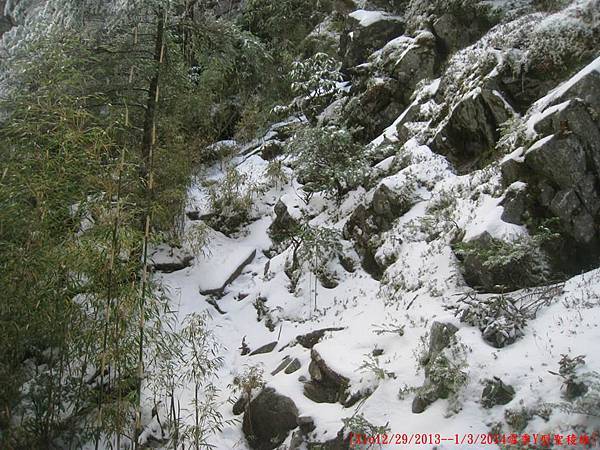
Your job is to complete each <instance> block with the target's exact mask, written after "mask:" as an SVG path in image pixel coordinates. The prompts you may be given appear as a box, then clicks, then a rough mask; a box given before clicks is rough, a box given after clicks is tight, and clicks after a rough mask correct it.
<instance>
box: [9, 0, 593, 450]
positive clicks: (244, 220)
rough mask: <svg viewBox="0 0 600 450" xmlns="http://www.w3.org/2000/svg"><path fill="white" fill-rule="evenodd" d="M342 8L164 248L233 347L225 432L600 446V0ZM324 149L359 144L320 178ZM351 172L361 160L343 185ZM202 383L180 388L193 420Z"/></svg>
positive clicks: (207, 172) (223, 346) (147, 435)
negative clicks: (265, 122) (280, 100)
mask: <svg viewBox="0 0 600 450" xmlns="http://www.w3.org/2000/svg"><path fill="white" fill-rule="evenodd" d="M1 3H2V2H0V4H1ZM337 3H340V4H336V5H335V8H334V12H333V13H332V14H331V15H330V16H329V17H327V19H326V20H324V21H323V22H322V23H321V24H319V25H318V26H317V27H316V28H315V30H314V31H313V32H312V33H311V34H310V35H309V36H308V37H307V38H306V40H307V41H310V42H313V43H314V42H317V43H321V44H323V46H324V47H327V46H328V45H329V44H330V43H333V44H332V45H333V51H334V52H335V53H337V55H335V56H336V57H338V58H339V59H340V61H341V64H342V65H341V67H339V68H338V67H337V66H335V65H334V66H335V67H334V66H328V65H327V61H328V60H327V58H326V55H325V57H323V58H321V59H318V58H317V59H316V60H313V65H310V64H308V66H307V67H308V69H307V71H308V72H309V74H310V75H314V74H315V73H318V76H317V77H316V78H317V80H316V81H315V83H316V84H311V83H312V82H313V81H314V80H312V79H311V78H310V77H308V79H304V80H301V81H300V82H298V83H299V85H302V86H300V87H301V88H302V87H304V88H305V89H304V90H302V89H300V88H299V89H297V90H296V91H295V93H296V94H297V95H298V97H297V98H296V99H295V100H294V101H293V102H292V104H290V105H280V106H279V107H278V108H275V109H274V111H275V112H276V113H277V112H282V111H283V113H282V114H280V116H281V117H282V119H281V121H279V122H277V123H273V124H271V125H270V127H269V129H268V130H267V131H266V133H265V134H264V135H262V136H259V137H257V138H256V139H255V140H253V141H251V142H236V141H233V140H227V141H221V142H217V143H215V144H213V145H212V146H211V148H210V150H211V152H213V153H214V154H216V155H218V158H217V159H218V160H217V162H216V163H215V164H214V165H211V166H208V167H203V168H202V169H199V170H198V174H197V177H196V179H195V180H194V182H193V183H192V186H191V188H190V191H189V202H188V205H187V207H186V218H185V223H184V230H185V236H187V239H184V241H183V244H182V246H181V247H180V248H171V247H169V246H167V245H166V244H163V245H160V246H157V247H156V248H154V249H153V253H152V255H151V258H152V260H153V264H154V267H155V269H156V279H157V281H160V282H161V283H162V285H163V286H164V289H165V292H166V293H167V294H168V296H169V298H170V302H171V306H172V309H173V310H176V311H177V313H176V316H177V324H176V325H175V326H176V327H179V328H180V327H182V326H183V324H184V323H185V321H186V318H187V317H189V315H190V314H193V313H204V312H207V313H208V314H209V316H210V319H209V320H208V321H207V324H208V325H207V326H208V328H209V329H210V330H211V331H212V333H213V334H214V337H215V339H216V341H217V342H218V343H219V344H220V350H219V353H220V354H221V355H222V356H223V361H222V365H221V366H220V368H219V369H218V371H217V373H216V375H215V376H214V378H213V379H212V386H214V387H215V388H216V389H217V390H216V391H215V392H218V394H216V396H215V400H214V403H212V404H211V407H214V408H215V411H216V414H215V415H216V416H219V415H220V418H221V419H222V420H223V426H222V430H221V431H220V432H219V433H216V434H215V435H214V436H211V443H212V444H213V445H214V448H217V449H233V448H240V449H245V448H253V449H274V448H281V449H332V450H333V449H346V448H350V447H356V448H378V447H379V446H380V445H381V446H382V447H383V448H385V447H386V446H387V445H396V446H397V447H398V448H407V449H426V448H436V449H451V448H457V449H458V448H460V449H481V448H482V447H485V448H515V449H516V448H519V449H521V448H548V447H553V448H563V447H565V446H568V448H588V447H589V445H590V444H588V439H590V440H592V441H593V440H594V439H596V438H597V434H598V433H599V432H600V422H599V421H598V417H599V415H600V404H599V398H600V359H598V352H597V351H595V347H594V345H595V343H596V342H599V340H600V328H599V325H598V324H599V323H600V269H599V268H598V267H599V266H600V264H599V262H600V127H599V117H600V54H599V53H598V49H599V48H600V45H599V44H600V22H599V17H600V4H599V2H598V0H573V1H547V2H544V1H534V0H531V1H529V0H514V1H510V0H502V1H500V0H498V1H496V0H490V1H485V2H468V1H458V0H456V1H449V2H444V1H429V2H428V1H422V0H412V1H373V2H369V1H363V2H360V1H356V2H337ZM340 23H341V25H340ZM0 30H1V28H0ZM0 32H1V31H0ZM13 32H14V31H13ZM315 45H316V44H315ZM307 48H311V47H310V46H308V45H307ZM327 50H328V51H330V53H331V50H332V49H331V48H328V49H327ZM313 53H315V52H313ZM313 56H314V55H313ZM330 56H332V55H330ZM315 61H316V62H315ZM311 71H312V73H311ZM298 72H299V73H300V72H301V68H299V69H298ZM302 82H304V84H302ZM288 115H289V117H285V116H288ZM306 130H309V131H308V132H307V131H306ZM310 130H313V131H314V132H315V135H317V136H321V137H322V136H325V137H327V136H331V135H332V136H333V138H328V139H329V140H327V141H326V144H325V145H324V146H323V145H322V144H320V143H319V142H320V141H318V139H317V138H314V135H311V134H310V132H311V131H310ZM315 130H316V131H315ZM332 130H333V131H332ZM339 130H342V131H339ZM328 133H329V134H328ZM336 133H339V134H336ZM348 136H350V137H348ZM323 139H325V138H323ZM346 139H348V140H349V141H351V142H352V145H347V146H344V145H345V143H346ZM315 142H316V143H315ZM337 144H339V147H336V145H337ZM319 145H322V146H321V147H319ZM354 145H356V146H358V148H360V155H359V156H360V157H357V158H356V159H354V158H350V157H349V155H350V156H353V155H354V153H353V152H354V151H355V149H356V147H354ZM314 148H316V149H317V153H319V151H322V155H319V156H323V158H325V157H326V156H327V155H326V153H327V150H328V149H331V148H335V151H336V152H338V153H337V154H334V155H333V156H332V157H330V159H329V160H325V161H329V163H331V164H329V165H328V163H327V162H325V163H323V160H318V161H317V162H314V161H313V160H311V161H310V163H311V164H313V165H312V166H311V167H309V169H311V170H308V169H307V167H306V166H307V165H308V164H307V162H306V161H305V160H303V153H302V151H303V150H306V149H314ZM358 159H360V161H359V162H357V161H356V160H358ZM332 161H333V162H336V161H342V163H340V164H339V167H338V165H335V167H336V171H339V172H344V171H345V170H346V169H349V168H351V169H352V170H351V172H352V173H351V174H348V173H346V172H344V175H343V176H342V177H340V179H341V181H338V182H337V183H336V185H334V186H327V189H325V188H321V187H322V184H324V183H325V182H326V181H327V180H325V181H323V180H322V179H321V178H322V177H319V174H323V173H326V174H327V176H326V178H327V177H329V178H331V177H333V176H336V174H337V172H331V171H330V169H331V166H334V164H333V163H332ZM354 169H356V170H354ZM332 173H333V175H331V174H332ZM336 181H337V179H336ZM319 183H321V184H319ZM325 184H326V183H325ZM315 186H320V187H319V188H315ZM242 200H243V201H242ZM228 202H230V203H228ZM227 208H228V209H227ZM198 241H200V245H199V244H198ZM148 370H149V372H150V373H151V372H152V367H149V368H148ZM185 370H186V367H175V368H173V371H175V372H177V371H182V372H183V371H185ZM195 394H196V393H195V392H194V386H190V385H182V386H178V387H177V394H176V395H175V396H174V397H176V398H177V399H178V401H179V405H178V406H179V407H180V408H181V411H179V415H180V417H181V418H182V420H183V421H185V422H186V423H190V424H193V421H194V417H193V414H192V412H193V409H194V401H196V399H195ZM157 400H160V401H157ZM161 402H162V403H161ZM144 404H145V407H146V408H145V416H144V418H143V419H144V423H145V424H146V428H145V431H144V433H143V435H142V438H143V440H144V443H145V444H147V445H148V446H154V447H163V448H171V447H169V445H171V444H170V443H169V440H168V438H169V435H168V432H167V430H165V429H164V428H163V423H161V417H162V418H164V417H166V416H168V415H169V408H170V407H171V405H170V404H169V400H168V399H166V398H159V399H157V398H156V396H155V392H153V391H152V389H151V388H150V387H148V388H147V390H146V392H145V398H144ZM163 422H164V420H163ZM357 434H359V435H361V434H362V435H363V436H365V438H368V437H371V438H372V440H371V441H370V442H369V440H368V439H367V440H366V441H365V442H361V441H357V440H356V435H357ZM534 435H535V436H536V437H535V441H536V442H535V443H534V442H533V441H534ZM542 435H544V436H548V437H547V438H546V437H544V438H543V439H544V441H543V442H542V437H541V436H542ZM571 435H574V436H575V441H574V442H573V440H572V439H570V440H569V441H568V442H567V437H568V436H571ZM353 436H354V438H353ZM377 436H379V441H377V440H376V437H377ZM384 436H387V437H384ZM526 436H528V437H530V438H531V443H529V442H525V441H524V439H527V438H526ZM545 439H549V441H548V442H547V443H546V442H545ZM592 443H593V442H592ZM91 448H93V447H91Z"/></svg>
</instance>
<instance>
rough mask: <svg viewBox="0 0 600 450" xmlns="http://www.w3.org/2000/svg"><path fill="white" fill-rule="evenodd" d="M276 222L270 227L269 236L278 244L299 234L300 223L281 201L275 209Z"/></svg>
mask: <svg viewBox="0 0 600 450" xmlns="http://www.w3.org/2000/svg"><path fill="white" fill-rule="evenodd" d="M273 211H274V212H275V220H273V223H272V224H271V226H270V227H269V235H270V236H271V239H273V241H275V242H276V243H280V242H283V241H285V240H286V239H288V238H289V237H290V236H293V235H295V234H296V233H297V231H298V230H299V228H300V224H299V222H298V221H297V220H296V219H294V218H293V217H292V215H291V214H290V212H289V211H288V207H287V205H286V204H285V203H284V202H283V201H282V200H281V199H279V200H278V201H277V203H276V204H275V207H274V208H273Z"/></svg>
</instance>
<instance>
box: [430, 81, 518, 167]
mask: <svg viewBox="0 0 600 450" xmlns="http://www.w3.org/2000/svg"><path fill="white" fill-rule="evenodd" d="M512 114H513V112H512V110H511V108H510V106H508V104H507V103H506V101H505V100H504V99H503V98H502V97H501V96H500V94H499V93H497V92H494V91H491V90H489V89H486V88H483V89H478V90H475V91H472V92H471V93H470V94H467V95H466V96H464V98H463V99H462V100H460V101H459V102H458V103H457V104H456V106H455V107H454V108H453V109H452V111H451V112H450V114H449V116H448V119H447V120H446V121H445V123H444V124H443V125H442V127H441V128H440V129H439V130H438V132H437V133H436V135H435V136H434V137H433V139H432V140H431V141H430V143H429V146H430V147H431V149H432V150H433V151H435V152H437V153H440V154H442V155H445V156H446V157H448V159H449V160H450V162H452V163H453V164H454V166H455V167H456V169H457V171H458V172H459V173H468V172H469V171H471V170H473V169H478V168H481V167H482V166H483V165H484V164H485V163H486V162H488V161H489V160H490V159H491V156H492V154H493V151H494V149H495V147H496V143H497V142H498V139H499V137H500V133H499V131H498V129H499V127H500V124H502V123H504V122H506V121H507V120H508V118H509V117H511V115H512Z"/></svg>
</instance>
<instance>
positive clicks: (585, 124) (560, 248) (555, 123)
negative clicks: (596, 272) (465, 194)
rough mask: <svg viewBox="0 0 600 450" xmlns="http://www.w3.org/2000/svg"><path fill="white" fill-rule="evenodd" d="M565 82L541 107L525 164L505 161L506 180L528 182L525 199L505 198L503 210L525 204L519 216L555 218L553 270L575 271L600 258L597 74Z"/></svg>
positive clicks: (599, 92) (540, 219) (599, 90)
mask: <svg viewBox="0 0 600 450" xmlns="http://www.w3.org/2000/svg"><path fill="white" fill-rule="evenodd" d="M567 86H568V87H567V88H563V92H562V93H561V94H560V95H558V96H556V98H554V99H553V100H552V101H551V102H548V104H546V108H545V110H544V111H541V112H543V113H544V114H543V116H542V118H541V119H540V120H539V121H538V122H537V123H535V124H534V129H535V131H536V132H537V133H538V135H539V136H540V137H541V138H540V139H538V141H537V142H535V143H533V145H531V146H530V147H529V149H528V150H527V151H526V152H525V155H524V162H522V163H519V162H517V161H513V162H509V161H510V160H509V161H506V162H505V163H504V164H503V167H502V173H503V178H504V182H505V183H510V182H511V181H513V179H514V178H518V179H520V180H522V181H524V182H526V183H527V189H526V195H525V197H523V196H519V197H516V198H512V199H507V202H506V205H505V209H506V208H509V209H512V210H520V209H522V208H523V207H522V205H521V203H525V209H526V211H525V212H524V213H523V214H524V215H528V216H529V217H531V218H533V219H534V220H535V221H537V222H538V223H539V222H543V221H544V220H546V219H553V220H557V221H558V223H557V230H558V232H559V233H560V235H561V239H560V242H558V243H556V244H554V245H553V246H551V247H550V246H549V248H548V249H546V250H547V252H548V253H549V254H550V256H551V258H552V262H553V265H554V267H555V270H557V271H559V272H564V273H567V274H574V273H579V272H581V271H582V270H587V269H589V268H590V267H594V266H596V265H597V263H598V261H599V260H600V128H599V126H598V117H600V100H599V96H600V74H599V73H598V72H596V71H591V72H589V73H587V74H584V75H583V76H579V77H578V79H577V81H576V82H575V83H571V84H570V85H567ZM549 108H552V109H549ZM505 166H506V167H505Z"/></svg>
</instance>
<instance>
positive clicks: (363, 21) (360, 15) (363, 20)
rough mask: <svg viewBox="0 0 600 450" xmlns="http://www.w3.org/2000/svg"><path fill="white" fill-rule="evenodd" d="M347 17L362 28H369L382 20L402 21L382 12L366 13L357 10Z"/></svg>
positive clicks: (397, 17)
mask: <svg viewBox="0 0 600 450" xmlns="http://www.w3.org/2000/svg"><path fill="white" fill-rule="evenodd" d="M349 16H350V17H352V18H353V19H356V20H357V21H358V22H359V25H360V26H361V27H363V28H366V27H369V26H371V25H373V24H374V23H377V22H380V21H382V20H402V18H401V17H399V16H393V15H391V14H388V13H386V12H384V11H366V10H364V9H357V10H356V11H354V12H351V13H350V14H349Z"/></svg>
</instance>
